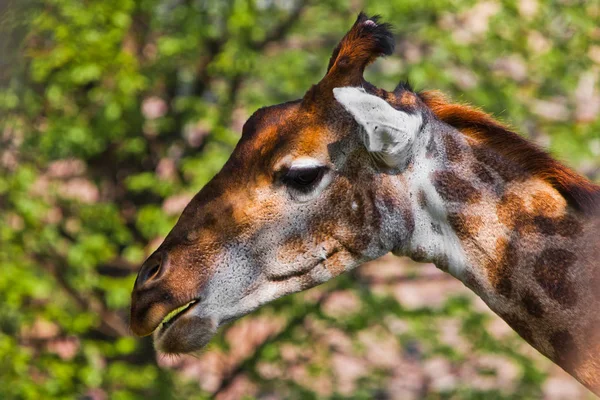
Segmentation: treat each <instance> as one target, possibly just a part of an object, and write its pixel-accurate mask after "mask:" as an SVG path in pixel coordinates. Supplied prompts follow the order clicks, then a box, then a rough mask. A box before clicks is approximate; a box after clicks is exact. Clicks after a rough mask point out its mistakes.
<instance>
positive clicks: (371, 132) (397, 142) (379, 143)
mask: <svg viewBox="0 0 600 400" xmlns="http://www.w3.org/2000/svg"><path fill="white" fill-rule="evenodd" d="M333 95H334V96H335V99H336V100H337V101H338V102H339V103H340V104H341V105H342V106H343V107H344V108H345V109H346V111H348V112H349V113H350V114H351V115H352V116H353V117H354V119H355V120H356V122H357V123H358V125H360V126H361V127H362V139H363V141H364V144H365V147H366V148H367V150H368V151H369V152H371V153H373V155H374V156H375V157H376V158H378V159H379V160H381V161H383V162H384V163H385V164H386V165H388V166H389V167H397V166H399V165H400V164H402V162H404V161H406V159H407V154H408V152H409V150H410V148H411V145H412V143H413V142H414V139H415V137H416V136H417V134H418V133H419V131H420V130H421V126H422V123H423V118H422V117H421V115H420V114H409V113H407V112H404V111H400V110H396V109H395V108H394V107H392V106H391V105H389V104H388V102H386V101H385V100H383V99H382V98H380V97H378V96H374V95H372V94H369V93H367V92H366V91H365V90H364V89H362V88H355V87H343V88H335V89H333Z"/></svg>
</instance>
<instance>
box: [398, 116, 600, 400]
mask: <svg viewBox="0 0 600 400" xmlns="http://www.w3.org/2000/svg"><path fill="white" fill-rule="evenodd" d="M438 128H439V127H436V132H435V134H431V133H430V132H429V133H428V132H427V130H425V132H424V134H423V136H422V139H421V140H423V141H426V144H425V143H423V144H424V145H423V146H416V147H415V148H416V150H415V151H416V153H418V154H415V157H414V160H415V161H414V165H411V166H409V167H408V170H407V173H406V176H407V178H406V181H407V183H408V185H409V191H410V192H411V193H413V199H411V205H412V210H413V215H414V219H415V221H416V223H415V228H414V230H413V233H412V235H411V237H410V238H409V239H408V240H407V241H406V243H405V244H404V245H403V246H402V247H401V248H399V249H396V251H395V252H396V253H402V254H407V255H409V256H411V257H412V258H413V259H415V260H417V261H432V262H434V263H436V265H437V266H438V267H439V268H441V269H443V270H447V271H448V272H449V273H451V274H452V275H454V276H455V277H457V278H458V279H460V280H461V281H462V282H463V283H464V284H465V285H466V286H468V287H469V288H471V289H472V290H473V291H474V292H475V293H476V294H477V295H479V296H480V297H481V298H482V299H483V300H484V301H485V302H486V303H487V304H488V306H489V307H490V308H491V309H492V310H493V311H494V312H495V313H497V314H498V315H499V316H500V317H501V318H503V319H504V320H505V321H506V322H507V323H508V324H509V325H510V326H511V327H512V328H513V329H515V330H516V331H517V332H518V333H519V334H520V335H521V336H522V337H523V338H524V339H525V340H526V341H527V342H529V343H530V344H531V345H532V346H533V347H535V348H536V349H537V350H539V351H540V352H541V353H542V354H544V355H546V356H547V357H548V358H550V359H551V360H553V361H554V362H555V363H557V364H558V365H560V366H561V367H562V368H563V369H565V370H566V371H567V372H569V373H570V374H571V375H573V376H574V377H575V378H577V379H578V380H579V381H581V382H582V383H583V384H584V385H586V386H587V387H588V388H590V389H591V390H593V391H595V392H596V393H597V394H600V312H598V311H597V310H600V262H599V261H598V260H600V240H599V239H598V234H600V218H589V217H587V218H586V217H585V216H583V215H582V214H580V213H579V212H577V211H575V210H573V209H572V208H571V207H569V206H568V204H567V202H566V201H565V199H564V198H563V197H562V196H561V195H560V194H559V193H558V192H557V191H556V190H555V189H554V188H553V187H552V186H551V185H550V184H548V183H547V182H545V181H543V180H541V179H538V178H534V177H527V176H523V174H522V173H521V171H520V169H519V167H518V166H515V165H512V164H510V163H509V162H507V161H506V160H504V159H502V157H501V156H499V155H498V154H496V153H495V152H493V151H492V150H488V149H487V148H485V147H482V146H479V145H478V143H476V142H475V141H473V140H471V139H467V138H466V136H464V135H463V134H461V133H459V132H458V131H455V130H453V129H450V128H444V129H441V131H439V130H438Z"/></svg>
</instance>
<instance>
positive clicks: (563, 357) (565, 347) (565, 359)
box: [549, 330, 579, 371]
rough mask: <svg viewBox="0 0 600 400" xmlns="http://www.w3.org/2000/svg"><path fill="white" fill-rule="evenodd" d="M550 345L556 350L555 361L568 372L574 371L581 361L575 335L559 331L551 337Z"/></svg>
mask: <svg viewBox="0 0 600 400" xmlns="http://www.w3.org/2000/svg"><path fill="white" fill-rule="evenodd" d="M549 341H550V345H551V346H552V349H553V350H554V361H556V363H557V364H559V365H560V366H561V367H563V368H564V369H566V370H567V371H573V369H574V368H575V366H576V365H577V360H578V359H579V349H578V348H577V344H575V340H574V339H573V335H571V333H569V331H566V330H559V331H557V332H554V333H553V334H552V335H550V338H549Z"/></svg>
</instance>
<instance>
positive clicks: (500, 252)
mask: <svg viewBox="0 0 600 400" xmlns="http://www.w3.org/2000/svg"><path fill="white" fill-rule="evenodd" d="M518 262H519V258H518V254H517V248H516V246H515V244H514V243H513V241H512V240H511V241H508V240H507V239H504V238H500V239H498V240H497V241H496V249H495V252H494V258H493V259H492V260H490V261H489V262H488V264H487V265H486V270H487V273H488V279H489V280H490V283H491V284H492V286H493V287H494V288H495V289H496V290H497V291H498V293H499V294H500V295H502V296H505V297H509V296H510V295H511V294H512V282H511V276H512V273H513V270H514V269H515V267H516V266H517V264H518Z"/></svg>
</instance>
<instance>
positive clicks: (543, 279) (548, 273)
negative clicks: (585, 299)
mask: <svg viewBox="0 0 600 400" xmlns="http://www.w3.org/2000/svg"><path fill="white" fill-rule="evenodd" d="M576 260H577V257H576V256H575V254H573V253H572V252H570V251H567V250H563V249H546V250H544V251H543V252H542V254H540V256H539V258H538V259H537V260H536V262H535V264H534V266H533V275H534V277H535V279H536V280H537V282H538V283H539V284H540V286H541V287H542V289H544V291H545V292H546V294H548V296H550V298H552V299H554V300H556V301H557V302H559V303H560V304H562V305H563V306H565V307H567V308H568V307H572V306H574V305H575V303H576V300H577V293H576V291H575V289H574V288H573V286H572V284H571V282H570V281H569V279H568V276H567V272H568V270H569V268H570V267H571V265H572V264H573V263H574V262H575V261H576Z"/></svg>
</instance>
